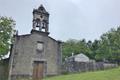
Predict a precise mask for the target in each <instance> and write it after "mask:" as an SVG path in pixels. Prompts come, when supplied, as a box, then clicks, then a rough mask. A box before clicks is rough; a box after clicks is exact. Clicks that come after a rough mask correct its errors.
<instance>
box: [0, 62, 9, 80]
mask: <svg viewBox="0 0 120 80" xmlns="http://www.w3.org/2000/svg"><path fill="white" fill-rule="evenodd" d="M8 72H9V71H8V60H3V61H0V80H8Z"/></svg>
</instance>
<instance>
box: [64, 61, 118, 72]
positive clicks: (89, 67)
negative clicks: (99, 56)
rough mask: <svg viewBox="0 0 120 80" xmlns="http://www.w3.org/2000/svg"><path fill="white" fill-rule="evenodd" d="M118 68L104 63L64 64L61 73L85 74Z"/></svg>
mask: <svg viewBox="0 0 120 80" xmlns="http://www.w3.org/2000/svg"><path fill="white" fill-rule="evenodd" d="M115 67H118V65H117V64H113V63H104V62H75V61H71V62H64V63H63V72H68V73H69V72H70V73H73V72H87V71H96V70H104V69H110V68H115Z"/></svg>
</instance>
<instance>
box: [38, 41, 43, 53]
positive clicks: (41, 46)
mask: <svg viewBox="0 0 120 80" xmlns="http://www.w3.org/2000/svg"><path fill="white" fill-rule="evenodd" d="M37 50H38V51H43V42H37Z"/></svg>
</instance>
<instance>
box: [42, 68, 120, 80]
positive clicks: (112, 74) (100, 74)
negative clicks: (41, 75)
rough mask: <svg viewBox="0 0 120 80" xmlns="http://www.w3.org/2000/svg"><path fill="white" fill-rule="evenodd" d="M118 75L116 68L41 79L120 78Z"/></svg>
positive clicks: (97, 79) (106, 79) (105, 79)
mask: <svg viewBox="0 0 120 80" xmlns="http://www.w3.org/2000/svg"><path fill="white" fill-rule="evenodd" d="M119 75H120V68H116V69H111V70H105V71H96V72H86V73H78V74H69V75H61V76H55V77H51V78H45V79H43V80H120V76H119Z"/></svg>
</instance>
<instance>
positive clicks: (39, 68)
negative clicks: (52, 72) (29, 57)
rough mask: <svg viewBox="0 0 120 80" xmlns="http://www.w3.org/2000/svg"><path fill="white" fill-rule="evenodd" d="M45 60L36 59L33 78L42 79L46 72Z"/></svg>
mask: <svg viewBox="0 0 120 80" xmlns="http://www.w3.org/2000/svg"><path fill="white" fill-rule="evenodd" d="M43 63H44V62H40V61H35V62H34V68H33V80H42V78H43V74H44V64H43Z"/></svg>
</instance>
